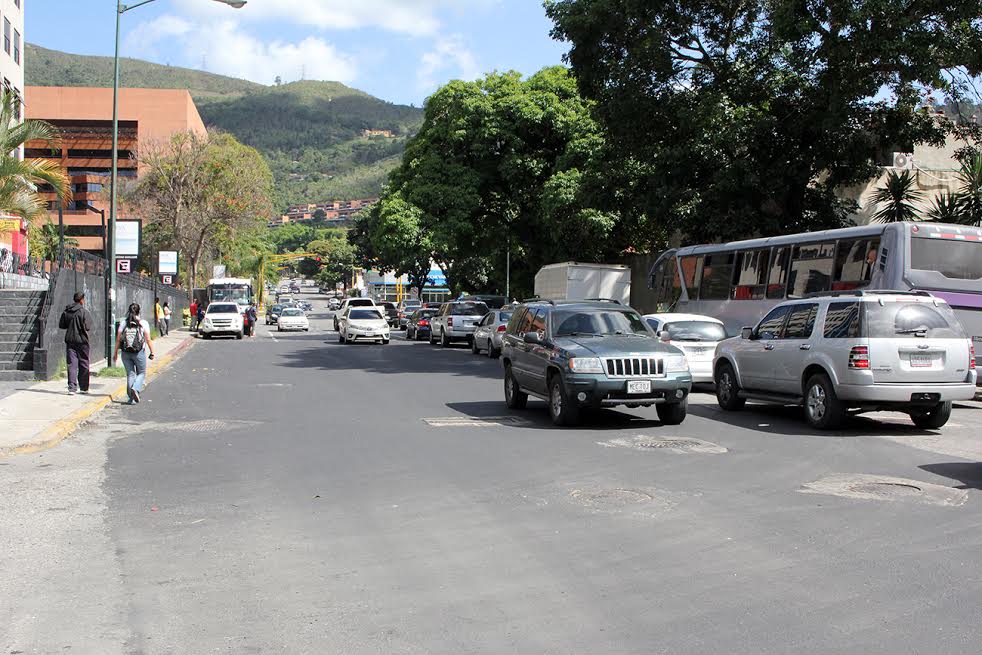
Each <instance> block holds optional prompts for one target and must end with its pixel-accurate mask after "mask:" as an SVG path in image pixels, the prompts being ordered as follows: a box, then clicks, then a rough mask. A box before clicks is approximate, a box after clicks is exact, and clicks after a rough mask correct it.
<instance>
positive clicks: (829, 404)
mask: <svg viewBox="0 0 982 655" xmlns="http://www.w3.org/2000/svg"><path fill="white" fill-rule="evenodd" d="M845 416H846V408H845V405H843V403H842V401H841V400H839V399H838V398H836V396H835V389H834V388H833V387H832V381H831V380H830V379H829V377H828V376H827V375H825V374H824V373H817V374H815V375H813V376H811V377H810V378H808V382H806V383H805V420H806V421H808V424H809V425H810V426H812V427H813V428H818V429H819V430H831V429H832V428H835V427H837V426H838V425H839V424H840V423H842V420H843V419H844V418H845Z"/></svg>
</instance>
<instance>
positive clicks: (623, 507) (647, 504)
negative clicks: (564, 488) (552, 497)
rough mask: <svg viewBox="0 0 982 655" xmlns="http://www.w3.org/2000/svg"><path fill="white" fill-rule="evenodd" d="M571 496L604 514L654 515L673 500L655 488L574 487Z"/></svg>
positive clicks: (574, 499) (579, 502)
mask: <svg viewBox="0 0 982 655" xmlns="http://www.w3.org/2000/svg"><path fill="white" fill-rule="evenodd" d="M569 497H570V500H572V501H573V502H574V503H576V504H578V505H581V506H583V507H585V508H587V509H589V510H592V511H594V512H598V513H604V514H630V515H635V516H654V515H656V514H660V513H662V512H665V511H667V510H668V509H670V508H671V507H672V502H671V501H669V500H668V499H666V498H665V497H664V496H662V495H661V494H659V492H658V491H657V490H654V489H624V488H601V489H574V490H573V491H571V492H570V493H569Z"/></svg>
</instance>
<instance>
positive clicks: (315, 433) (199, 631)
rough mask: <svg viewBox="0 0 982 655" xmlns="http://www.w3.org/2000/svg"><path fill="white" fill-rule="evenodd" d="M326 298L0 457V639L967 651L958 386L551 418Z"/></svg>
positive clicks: (970, 445) (470, 361) (502, 649)
mask: <svg viewBox="0 0 982 655" xmlns="http://www.w3.org/2000/svg"><path fill="white" fill-rule="evenodd" d="M323 307H324V303H323V301H322V300H315V309H314V318H315V320H314V322H313V329H312V330H311V332H309V333H298V334H288V335H287V334H283V335H280V334H277V333H276V332H275V331H271V330H270V329H269V328H267V327H265V326H263V327H261V328H260V330H259V335H258V336H257V337H255V338H253V339H246V340H243V341H235V340H212V341H207V342H205V341H201V342H198V343H197V344H196V345H195V346H194V347H193V348H192V349H191V350H190V352H189V353H188V354H187V355H186V356H185V357H184V358H183V359H182V360H181V361H180V362H178V363H177V364H175V365H174V366H173V367H171V368H170V369H169V371H168V372H166V373H165V374H163V375H162V376H161V377H159V378H157V380H156V381H154V382H153V383H152V384H151V385H150V387H149V388H148V389H147V391H146V393H145V394H144V402H143V403H142V404H141V405H139V406H136V407H123V406H117V407H113V408H112V409H110V410H107V412H106V413H105V414H104V415H103V416H102V417H101V418H100V419H99V420H98V421H96V422H95V423H94V424H92V425H91V426H90V427H89V428H87V429H86V430H84V431H82V432H81V433H80V434H78V435H77V436H76V437H75V438H73V439H71V440H69V441H68V442H65V443H64V444H63V445H61V446H59V447H58V448H56V449H54V450H52V451H49V452H46V453H42V454H37V455H31V456H21V457H15V458H11V459H8V460H4V461H0V464H2V465H0V486H2V488H3V489H4V492H3V497H2V498H0V526H2V530H0V552H2V553H3V554H2V555H0V589H3V592H2V593H0V647H2V648H3V650H2V651H0V652H2V653H55V652H57V653H65V652H73V653H100V654H103V653H106V654H109V653H175V654H192V653H195V654H196V653H316V654H321V653H323V654H327V653H332V654H333V653H358V654H360V653H366V654H367V653H411V654H415V653H448V654H462V653H523V654H524V653H529V654H533V653H535V654H542V653H548V654H553V653H555V654H560V653H563V654H568V653H584V654H598V653H617V654H621V653H624V654H627V653H638V654H642V653H644V654H649V653H747V654H750V653H754V654H757V653H789V652H795V653H959V654H964V653H971V652H978V650H979V644H980V643H982V624H980V622H979V621H978V615H979V598H980V592H982V558H980V557H979V553H980V552H982V549H980V546H982V491H980V489H982V464H978V463H977V462H979V461H982V429H980V428H982V408H980V407H979V406H976V405H974V404H971V403H969V404H967V405H965V406H964V407H960V408H959V409H957V410H956V412H955V414H954V416H953V418H952V422H951V424H950V425H949V426H947V427H946V428H945V429H943V430H941V431H939V432H931V431H921V430H918V429H916V428H914V427H913V426H912V425H911V424H910V422H909V421H908V420H906V419H905V418H904V417H900V416H891V415H884V416H883V417H880V416H877V417H875V419H877V420H871V419H865V418H857V419H854V420H852V421H851V422H850V423H849V425H848V426H847V429H845V430H843V431H841V432H837V433H818V432H814V431H811V430H809V429H808V428H807V427H805V425H804V423H803V421H802V420H801V417H800V414H799V411H798V410H794V409H790V408H787V409H785V408H767V407H751V408H748V410H747V411H744V412H742V413H739V414H723V413H722V412H720V411H719V410H718V409H717V407H716V405H715V401H714V399H713V398H712V397H711V396H709V395H708V394H696V395H694V396H693V403H692V404H691V405H690V414H689V417H688V419H687V420H686V421H685V423H684V424H682V425H681V426H676V427H671V428H670V427H667V426H662V425H661V424H660V423H658V421H657V415H656V413H655V412H654V410H653V409H639V410H623V411H607V412H604V413H603V414H602V415H601V416H600V417H599V418H597V419H596V420H594V421H593V422H591V423H590V424H588V425H586V426H584V427H582V428H579V429H557V428H553V427H552V426H551V424H550V423H549V421H548V415H547V413H546V410H545V405H544V404H543V403H541V402H530V403H529V409H528V410H526V411H523V412H518V413H512V412H509V411H508V410H507V409H506V408H505V407H504V403H503V400H502V390H501V376H500V366H499V364H498V362H497V361H494V360H489V359H487V358H486V357H480V358H479V357H474V356H473V355H471V354H470V352H469V350H467V349H466V348H465V347H464V346H462V345H461V346H458V347H456V348H453V349H450V350H444V349H440V348H438V347H436V348H435V347H431V346H429V345H427V344H425V343H409V342H405V341H403V340H402V337H401V336H395V337H394V338H393V341H392V343H391V344H389V345H388V346H375V345H349V346H343V345H340V344H338V342H337V338H336V333H334V332H331V331H330V322H329V320H328V319H329V315H328V314H326V313H319V312H324V309H323ZM496 417H503V418H496ZM880 418H884V419H889V420H890V422H884V421H880V420H878V419H880ZM426 419H429V420H428V421H427V420H426ZM691 440H698V441H696V442H692V441H691ZM862 475H872V476H887V477H883V478H863V477H861V476H862ZM829 476H846V477H842V478H836V477H832V478H830V477H829ZM850 476H851V477H850ZM894 478H896V479H894ZM904 480H913V481H915V482H913V483H912V482H905V481H904ZM813 483H815V484H813ZM806 485H811V486H806ZM911 485H913V486H911Z"/></svg>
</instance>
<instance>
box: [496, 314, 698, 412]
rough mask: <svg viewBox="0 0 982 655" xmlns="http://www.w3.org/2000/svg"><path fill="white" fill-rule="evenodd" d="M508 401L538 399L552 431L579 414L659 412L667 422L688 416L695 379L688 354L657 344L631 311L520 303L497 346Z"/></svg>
mask: <svg viewBox="0 0 982 655" xmlns="http://www.w3.org/2000/svg"><path fill="white" fill-rule="evenodd" d="M501 359H502V363H503V365H504V383H505V403H506V404H507V406H508V407H509V408H511V409H522V408H524V407H525V404H526V403H527V402H528V397H529V395H532V396H536V397H538V398H542V399H543V400H545V401H546V403H547V404H548V406H549V415H550V416H551V417H552V420H553V422H554V423H555V424H557V425H575V424H576V423H578V422H579V420H580V415H581V411H582V410H583V409H584V408H587V409H598V408H600V407H609V406H614V405H627V406H628V407H650V406H652V405H654V406H655V407H656V408H657V412H658V418H659V419H660V420H661V421H662V422H663V423H665V424H669V425H678V424H679V423H681V422H682V421H683V420H685V416H686V413H687V408H688V407H687V404H688V397H689V392H690V390H691V388H692V375H691V374H690V373H689V364H688V362H687V361H686V358H685V354H684V353H683V352H682V351H681V350H679V349H678V348H676V347H675V346H670V345H668V344H666V343H662V342H661V341H659V339H658V337H657V336H655V333H654V332H652V331H651V328H650V327H648V324H647V323H646V322H645V321H644V319H642V318H641V315H640V314H638V312H636V311H635V310H633V309H631V308H630V307H628V306H625V305H620V304H618V303H613V302H594V301H551V300H538V301H533V302H530V303H527V304H524V305H520V306H519V307H518V308H517V309H516V310H515V313H514V314H512V317H511V320H509V321H508V326H507V328H506V330H505V335H504V337H503V338H502V341H501Z"/></svg>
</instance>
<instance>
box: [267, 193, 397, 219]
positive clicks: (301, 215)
mask: <svg viewBox="0 0 982 655" xmlns="http://www.w3.org/2000/svg"><path fill="white" fill-rule="evenodd" d="M377 201H378V198H362V199H359V200H329V201H327V202H319V203H313V204H307V205H291V206H290V207H289V208H287V210H286V213H285V214H283V216H282V217H281V218H280V222H281V223H293V222H297V221H310V220H313V219H314V215H315V214H316V213H317V212H318V210H319V211H322V212H324V220H326V221H337V222H339V223H343V222H346V221H349V220H351V218H352V217H353V216H354V215H355V214H357V213H358V212H360V211H361V210H363V209H366V208H367V207H369V206H371V205H372V204H374V203H375V202H377Z"/></svg>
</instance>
